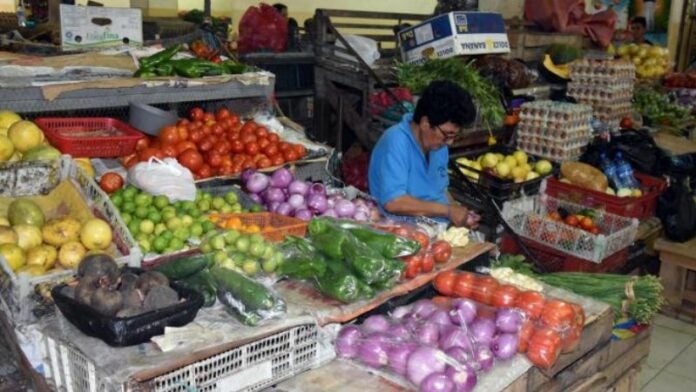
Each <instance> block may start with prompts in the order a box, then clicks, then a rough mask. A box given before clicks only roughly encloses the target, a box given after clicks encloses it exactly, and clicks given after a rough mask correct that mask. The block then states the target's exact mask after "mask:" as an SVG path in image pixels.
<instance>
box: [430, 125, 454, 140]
mask: <svg viewBox="0 0 696 392" xmlns="http://www.w3.org/2000/svg"><path fill="white" fill-rule="evenodd" d="M435 129H437V130H438V131H439V132H440V135H442V138H443V139H445V141H450V142H451V141H453V140H454V139H455V138H456V137H457V134H458V133H459V129H458V130H456V131H454V132H445V131H443V130H442V128H440V126H439V125H437V126H435Z"/></svg>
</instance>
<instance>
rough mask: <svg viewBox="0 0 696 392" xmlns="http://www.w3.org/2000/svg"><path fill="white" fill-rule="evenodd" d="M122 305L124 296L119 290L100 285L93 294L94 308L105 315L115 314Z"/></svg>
mask: <svg viewBox="0 0 696 392" xmlns="http://www.w3.org/2000/svg"><path fill="white" fill-rule="evenodd" d="M122 306H123V296H122V295H121V293H120V292H118V291H112V290H109V289H107V288H104V287H100V288H98V289H97V290H96V291H95V292H94V294H92V308H93V309H94V310H96V311H97V312H99V313H101V314H103V315H104V316H113V315H115V314H116V313H117V312H118V311H119V310H121V307H122Z"/></svg>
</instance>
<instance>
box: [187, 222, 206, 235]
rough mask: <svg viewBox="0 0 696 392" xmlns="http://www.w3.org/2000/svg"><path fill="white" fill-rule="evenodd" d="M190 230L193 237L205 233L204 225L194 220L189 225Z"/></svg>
mask: <svg viewBox="0 0 696 392" xmlns="http://www.w3.org/2000/svg"><path fill="white" fill-rule="evenodd" d="M189 231H190V232H191V237H194V238H199V237H200V236H202V235H203V225H202V224H201V223H199V222H194V223H192V224H191V227H189Z"/></svg>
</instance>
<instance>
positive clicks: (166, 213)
mask: <svg viewBox="0 0 696 392" xmlns="http://www.w3.org/2000/svg"><path fill="white" fill-rule="evenodd" d="M161 214H162V220H164V221H167V220H169V219H171V218H174V217H176V210H175V209H174V207H166V208H164V209H163V210H162V213H161Z"/></svg>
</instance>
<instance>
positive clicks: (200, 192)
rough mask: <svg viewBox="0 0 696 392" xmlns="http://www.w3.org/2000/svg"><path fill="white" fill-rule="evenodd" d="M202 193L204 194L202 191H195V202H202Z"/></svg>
mask: <svg viewBox="0 0 696 392" xmlns="http://www.w3.org/2000/svg"><path fill="white" fill-rule="evenodd" d="M203 193H204V192H203V191H201V190H197V191H196V200H195V201H200V200H203Z"/></svg>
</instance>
